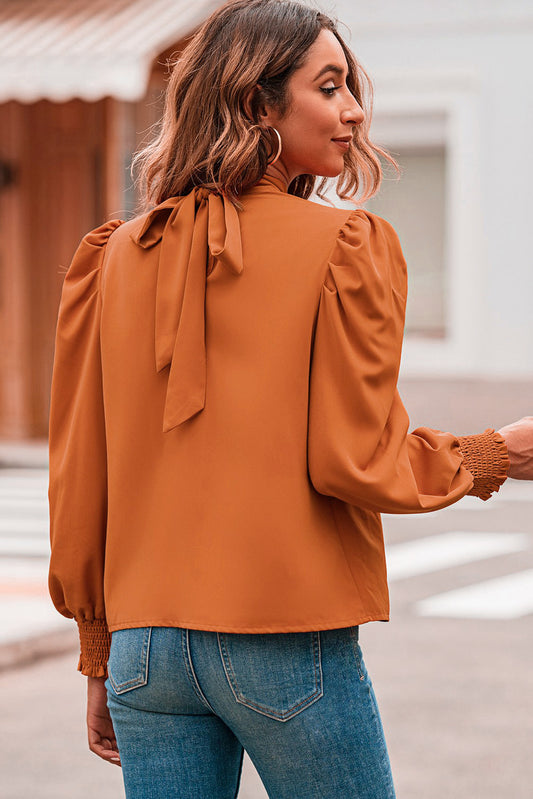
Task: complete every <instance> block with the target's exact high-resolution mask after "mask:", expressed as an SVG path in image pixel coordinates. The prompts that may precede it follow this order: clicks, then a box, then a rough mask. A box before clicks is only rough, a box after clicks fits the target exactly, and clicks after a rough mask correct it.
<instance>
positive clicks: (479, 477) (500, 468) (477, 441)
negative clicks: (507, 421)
mask: <svg viewBox="0 0 533 799" xmlns="http://www.w3.org/2000/svg"><path fill="white" fill-rule="evenodd" d="M458 441H459V447H460V449H461V453H462V455H463V459H464V460H463V463H464V465H465V467H466V468H467V469H468V471H469V472H470V473H471V474H472V477H473V478H474V485H473V486H472V488H471V489H470V491H469V492H468V493H469V494H471V495H472V496H475V497H479V498H480V499H483V500H487V499H490V497H491V496H492V494H493V493H494V492H495V491H499V490H500V486H501V485H502V484H503V483H504V482H505V480H506V478H507V472H508V471H509V466H510V460H509V455H508V452H507V445H506V443H505V440H504V438H503V436H501V435H500V434H499V433H496V432H495V431H494V430H493V429H492V428H489V429H488V430H485V432H484V433H481V435H477V436H459V438H458Z"/></svg>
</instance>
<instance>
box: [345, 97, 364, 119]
mask: <svg viewBox="0 0 533 799" xmlns="http://www.w3.org/2000/svg"><path fill="white" fill-rule="evenodd" d="M364 118H365V112H364V111H363V109H362V108H361V106H360V105H359V103H358V102H357V100H356V99H355V98H354V97H353V96H352V98H351V102H350V104H349V105H347V107H346V108H345V109H344V111H342V113H341V121H342V123H343V124H344V125H360V124H361V122H363V121H364Z"/></svg>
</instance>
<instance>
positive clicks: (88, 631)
mask: <svg viewBox="0 0 533 799" xmlns="http://www.w3.org/2000/svg"><path fill="white" fill-rule="evenodd" d="M78 631H79V634H80V660H79V663H78V671H81V673H82V674H85V675H86V676H87V677H107V661H108V660H109V650H110V648H111V633H110V632H109V630H108V629H107V622H106V621H105V619H94V620H93V621H78Z"/></svg>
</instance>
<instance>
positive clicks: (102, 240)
mask: <svg viewBox="0 0 533 799" xmlns="http://www.w3.org/2000/svg"><path fill="white" fill-rule="evenodd" d="M120 224H121V223H120V222H119V221H118V220H116V221H112V222H108V223H106V224H105V225H102V226H101V227H99V228H97V229H96V230H94V231H92V232H91V233H89V234H87V236H85V238H84V239H83V240H82V242H81V244H80V245H79V247H78V249H77V251H76V253H75V255H74V259H73V261H72V264H71V266H70V268H69V270H68V272H67V275H66V277H65V282H64V284H63V290H62V294H61V303H60V307H59V318H58V324H57V332H56V345H55V356H54V369H53V376H52V395H51V408H50V433H49V455H50V482H49V492H48V495H49V502H50V543H51V560H50V571H49V590H50V595H51V597H52V601H53V603H54V605H55V607H56V608H57V610H58V611H59V612H60V613H62V614H63V615H64V616H67V617H68V618H72V617H74V618H75V619H76V621H77V623H78V628H79V633H80V645H81V654H80V661H79V666H78V668H79V670H80V671H82V672H83V673H84V674H87V675H90V676H95V677H96V676H105V674H106V664H107V659H108V654H109V645H110V635H109V632H108V629H107V623H106V615H105V606H104V593H103V572H104V550H105V537H106V517H107V464H106V436H105V424H104V409H103V396H102V373H101V360H100V304H101V297H100V280H101V268H102V262H103V258H104V254H105V251H106V245H107V241H108V239H109V236H110V235H111V233H112V232H113V231H114V230H115V229H116V228H117V227H118V225H120Z"/></svg>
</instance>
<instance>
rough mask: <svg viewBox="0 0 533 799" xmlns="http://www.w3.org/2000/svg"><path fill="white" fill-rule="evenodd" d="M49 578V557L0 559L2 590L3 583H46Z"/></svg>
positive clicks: (0, 583) (0, 584)
mask: <svg viewBox="0 0 533 799" xmlns="http://www.w3.org/2000/svg"><path fill="white" fill-rule="evenodd" d="M47 580H48V558H23V557H22V558H6V559H5V560H2V559H0V590H1V586H2V585H17V584H18V583H44V584H45V585H46V583H47Z"/></svg>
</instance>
